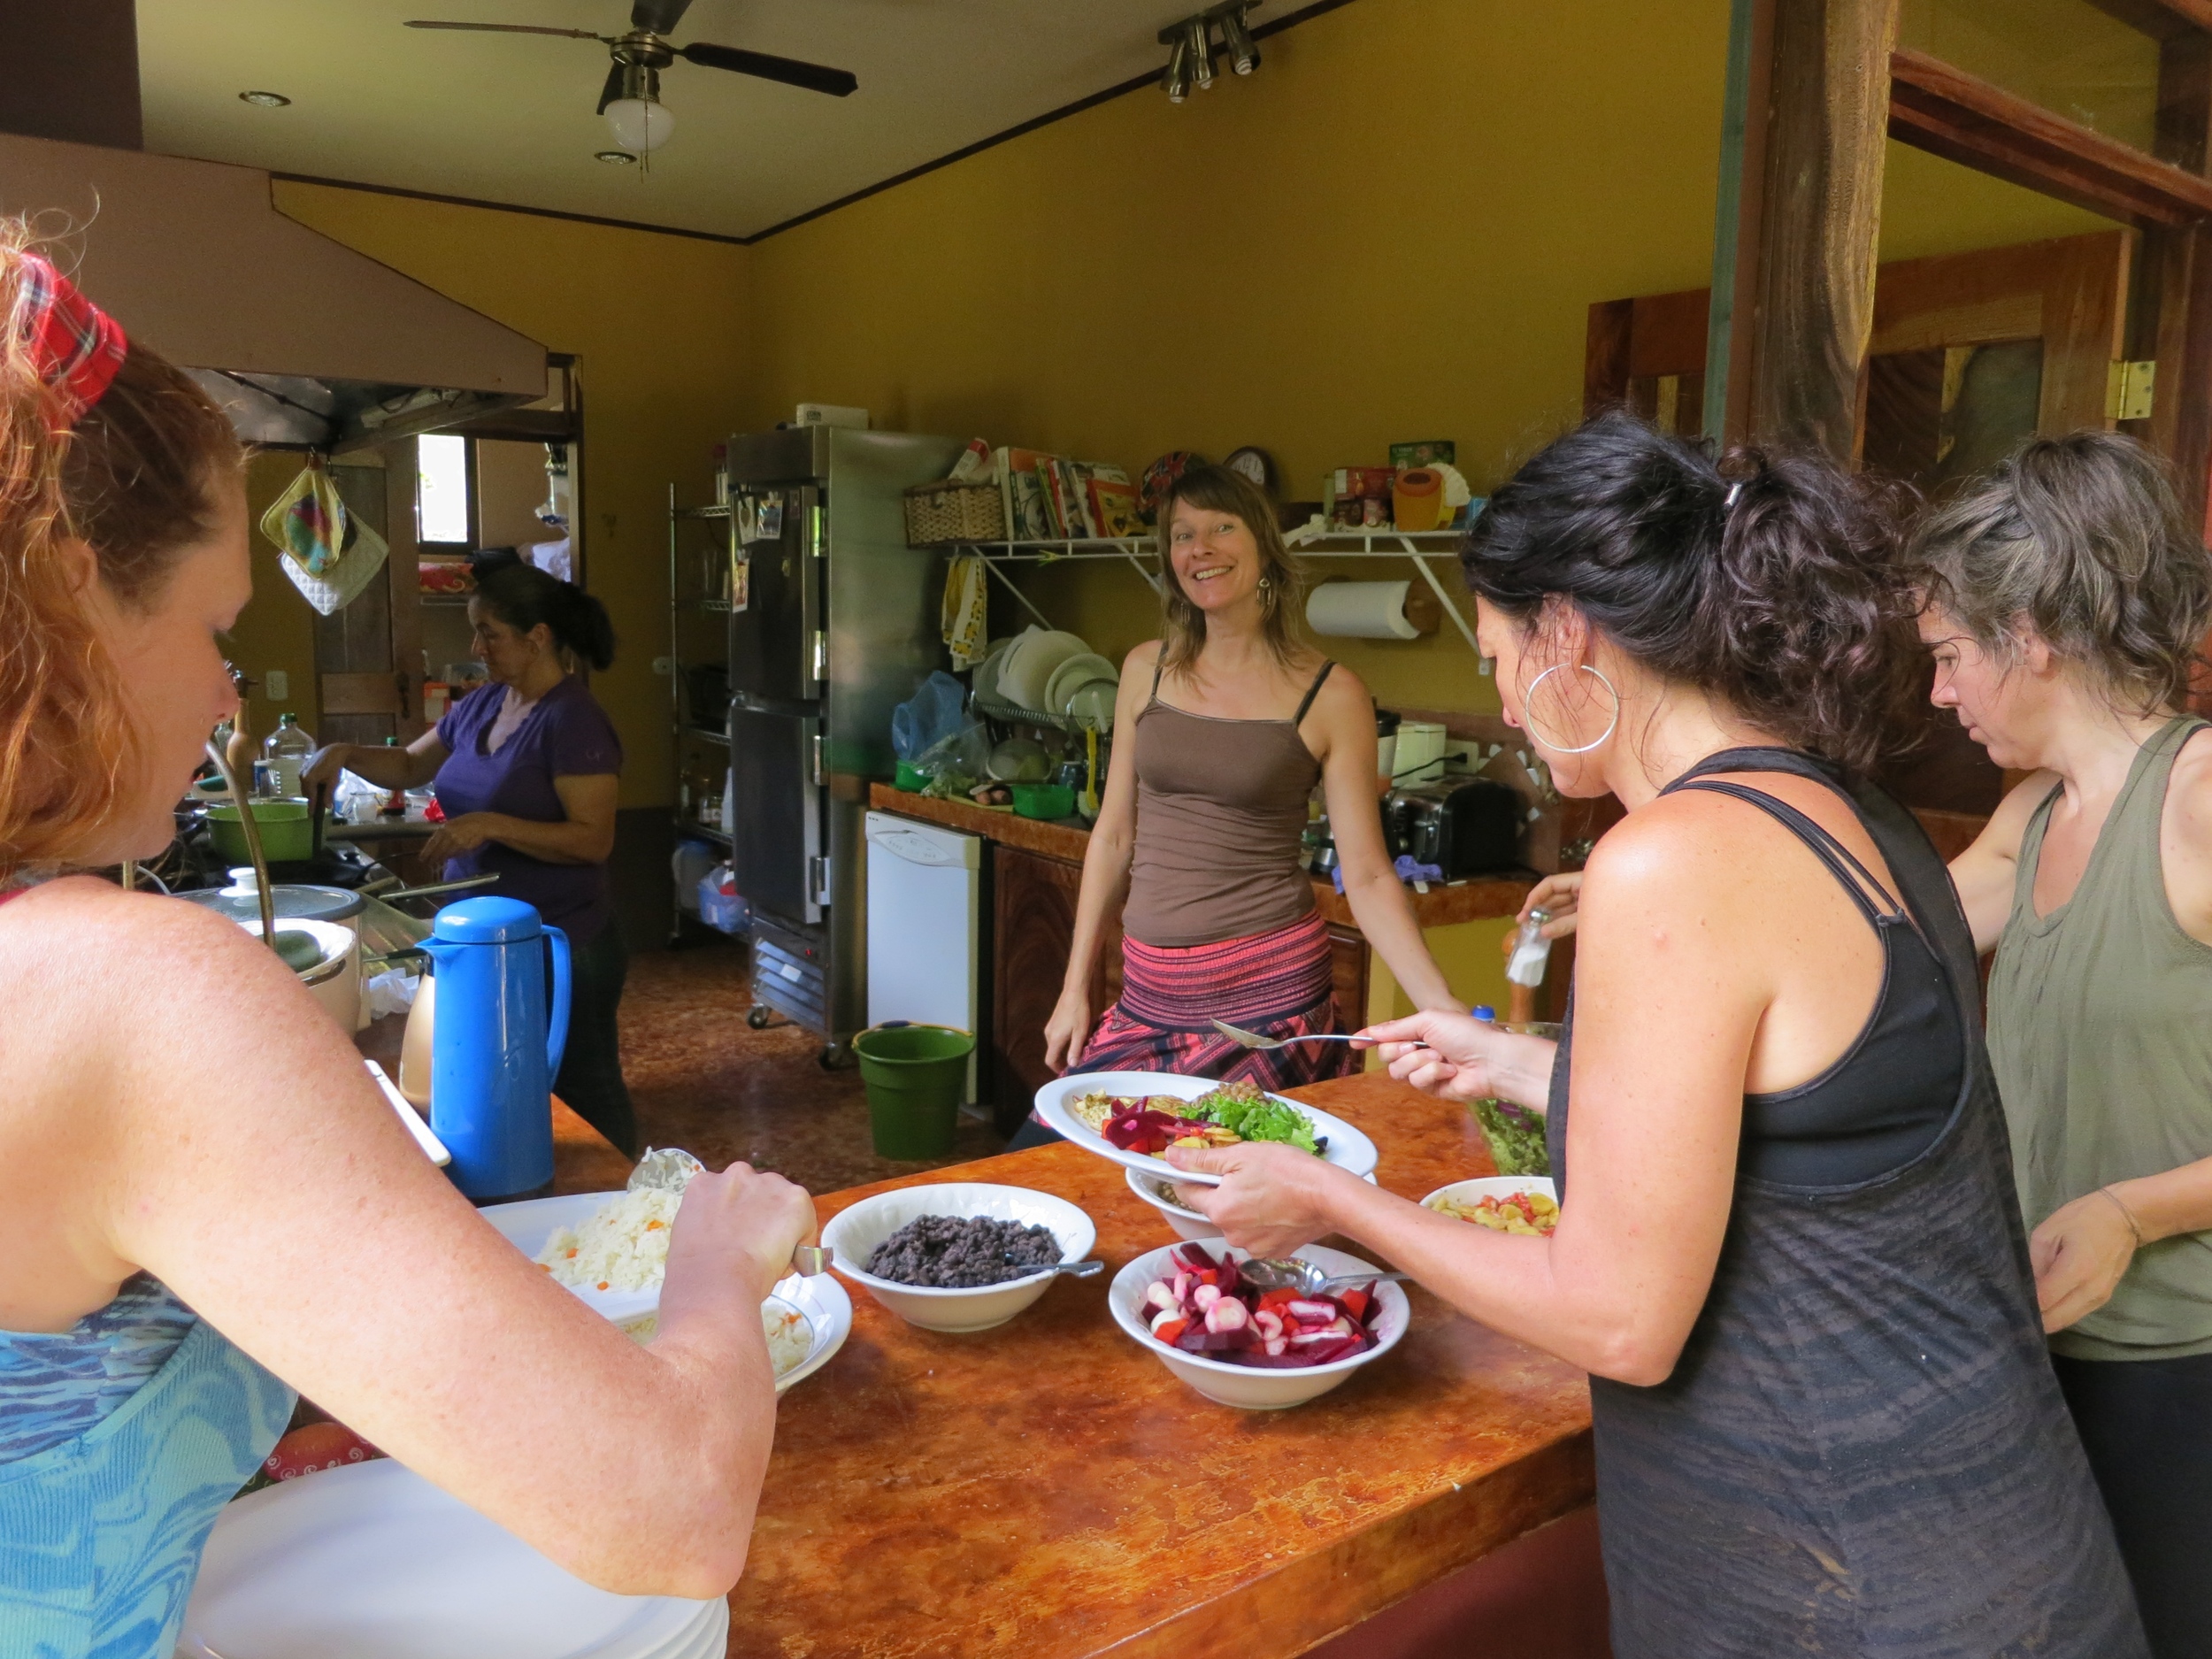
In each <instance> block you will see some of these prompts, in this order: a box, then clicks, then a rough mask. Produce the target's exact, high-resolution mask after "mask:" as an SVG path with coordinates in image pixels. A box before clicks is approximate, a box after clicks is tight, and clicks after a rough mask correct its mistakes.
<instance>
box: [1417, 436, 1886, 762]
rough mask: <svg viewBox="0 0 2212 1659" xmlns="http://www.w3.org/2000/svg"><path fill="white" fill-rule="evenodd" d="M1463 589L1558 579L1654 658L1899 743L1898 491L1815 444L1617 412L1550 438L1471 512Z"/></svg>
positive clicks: (1743, 697)
mask: <svg viewBox="0 0 2212 1659" xmlns="http://www.w3.org/2000/svg"><path fill="white" fill-rule="evenodd" d="M1461 557H1462V560H1463V564H1464V565H1465V567H1466V572H1467V585H1468V587H1469V588H1471V589H1472V590H1473V591H1474V592H1476V593H1478V594H1479V595H1481V596H1482V597H1483V598H1485V599H1486V600H1488V601H1489V602H1490V603H1492V604H1494V605H1495V606H1497V607H1498V608H1499V609H1500V610H1501V611H1504V612H1505V613H1506V614H1507V615H1508V616H1509V617H1511V618H1514V620H1515V621H1517V622H1519V623H1522V624H1529V623H1532V622H1534V621H1535V620H1537V618H1538V617H1539V614H1540V611H1542V609H1543V605H1544V602H1545V600H1546V599H1547V598H1548V597H1550V596H1551V595H1558V596H1559V597H1561V598H1563V599H1564V600H1566V601H1567V602H1569V603H1571V604H1573V605H1574V606H1575V608H1576V609H1577V610H1578V611H1581V612H1582V614H1583V615H1584V616H1586V618H1589V621H1590V624H1591V626H1593V627H1594V628H1596V629H1597V630H1598V631H1599V632H1601V633H1602V634H1605V636H1606V637H1607V638H1608V639H1609V640H1611V641H1613V643H1614V644H1615V645H1616V646H1617V647H1618V648H1619V649H1622V650H1623V651H1625V652H1626V653H1627V654H1628V655H1629V656H1630V657H1633V658H1634V659H1635V660H1636V661H1638V662H1639V663H1641V664H1643V665H1644V666H1645V667H1647V668H1648V669H1650V670H1651V671H1652V672H1654V673H1655V674H1659V675H1661V676H1663V677H1664V678H1666V679H1669V680H1682V681H1686V682H1687V683H1689V684H1692V685H1695V686H1697V687H1701V689H1703V690H1704V691H1706V692H1708V693H1709V694H1711V695H1715V696H1717V697H1720V698H1723V699H1724V700H1725V701H1726V702H1727V703H1729V704H1730V705H1731V706H1732V707H1733V708H1734V709H1735V710H1737V711H1738V712H1739V713H1740V714H1741V715H1742V716H1743V717H1744V718H1746V719H1747V720H1748V721H1750V722H1751V723H1752V724H1754V725H1755V726H1759V727H1761V728H1762V729H1763V730H1765V731H1768V732H1770V733H1773V734H1774V735H1775V736H1776V737H1778V738H1780V739H1781V740H1782V741H1785V742H1786V743H1789V744H1791V745H1793V747H1796V748H1800V749H1808V750H1809V751H1811V752H1812V753H1814V754H1816V755H1822V756H1825V757H1828V758H1830V759H1832V760H1835V761H1839V762H1841V763H1842V764H1845V765H1847V766H1848V767H1851V768H1853V769H1854V770H1856V771H1859V772H1870V771H1871V770H1873V768H1874V767H1875V765H1876V764H1877V763H1878V761H1879V760H1881V759H1882V758H1883V757H1885V756H1886V755H1888V754H1892V753H1894V752H1896V751H1898V750H1899V749H1902V748H1905V747H1908V746H1909V741H1910V739H1911V736H1912V734H1913V733H1914V731H1915V728H1916V725H1917V719H1918V714H1919V711H1920V709H1921V706H1922V705H1921V699H1920V696H1919V672H1920V669H1921V667H1922V664H1923V653H1922V652H1921V650H1920V648H1919V640H1918V635H1917V631H1916V626H1915V623H1914V616H1915V606H1914V601H1913V595H1912V593H1911V590H1910V588H1909V586H1908V584H1907V583H1906V581H1905V580H1904V579H1903V574H1902V572H1901V568H1900V564H1899V560H1898V558H1897V557H1896V517H1895V514H1894V512H1893V510H1892V505H1891V503H1890V500H1889V499H1888V498H1887V497H1886V495H1885V494H1884V493H1883V492H1882V491H1881V489H1880V488H1878V487H1877V486H1875V485H1874V484H1872V483H1871V482H1870V481H1868V480H1862V479H1859V478H1856V477H1854V476H1853V475H1852V474H1850V473H1847V472H1844V471H1842V470H1841V469H1840V468H1839V467H1838V466H1837V465H1835V464H1834V463H1833V462H1832V461H1830V460H1829V459H1827V458H1826V457H1822V456H1816V455H1798V454H1782V453H1770V452H1767V451H1763V450H1760V449H1751V448H1738V449H1731V450H1730V451H1729V452H1728V454H1727V455H1726V456H1724V457H1722V459H1721V460H1720V461H1719V462H1718V463H1717V464H1716V462H1715V461H1714V459H1713V457H1712V456H1711V455H1710V453H1709V451H1708V450H1707V449H1705V448H1704V447H1703V446H1702V445H1699V444H1693V443H1689V442H1684V441H1682V440H1680V439H1678V438H1671V437H1667V436H1665V435H1663V434H1661V433H1659V432H1656V431H1655V430H1654V429H1653V428H1652V427H1650V426H1647V425H1646V424H1645V423H1644V422H1642V421H1640V420H1638V419H1635V418H1633V417H1632V416H1629V415H1624V414H1617V413H1616V414H1606V415H1600V416H1598V417H1597V418H1596V419H1593V420H1591V421H1589V422H1587V423H1586V424H1585V425H1584V426H1580V427H1578V429H1576V430H1575V431H1573V432H1571V433H1569V434H1567V435H1566V436H1565V437H1563V438H1561V439H1559V440H1557V441H1556V442H1553V443H1551V444H1548V445H1547V446H1546V447H1545V448H1544V449H1542V450H1541V451H1540V452H1539V453H1538V454H1537V455H1536V456H1535V457H1533V458H1532V460H1530V461H1529V462H1528V464H1527V465H1525V466H1523V467H1522V468H1521V469H1520V471H1519V472H1516V473H1515V474H1514V475H1513V478H1512V480H1510V481H1509V482H1508V483H1507V484H1505V485H1504V486H1503V487H1502V488H1500V489H1499V490H1498V492H1497V493H1496V494H1495V495H1493V496H1491V498H1490V500H1489V503H1488V504H1487V505H1486V507H1485V508H1484V510H1483V511H1482V513H1481V515H1480V516H1479V518H1476V520H1475V521H1474V523H1473V524H1471V526H1468V530H1467V537H1466V542H1465V545H1464V548H1463V551H1462V556H1461Z"/></svg>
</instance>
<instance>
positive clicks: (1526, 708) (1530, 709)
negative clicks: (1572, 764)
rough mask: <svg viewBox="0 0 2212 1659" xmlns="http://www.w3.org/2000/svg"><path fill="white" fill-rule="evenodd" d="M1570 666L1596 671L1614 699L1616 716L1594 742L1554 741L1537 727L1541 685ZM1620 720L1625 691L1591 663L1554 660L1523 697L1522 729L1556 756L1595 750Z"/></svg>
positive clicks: (1533, 681)
mask: <svg viewBox="0 0 2212 1659" xmlns="http://www.w3.org/2000/svg"><path fill="white" fill-rule="evenodd" d="M1569 667H1574V668H1578V669H1580V670H1581V671H1582V672H1584V673H1586V674H1595V675H1596V676H1597V682H1598V684H1600V685H1601V686H1603V687H1605V691H1606V695H1608V696H1609V697H1611V698H1612V699H1613V714H1612V718H1610V719H1609V720H1607V721H1606V723H1605V730H1603V731H1602V732H1600V733H1598V734H1597V736H1595V737H1594V738H1593V739H1591V740H1590V741H1588V742H1586V743H1577V744H1568V743H1554V742H1552V741H1549V740H1548V739H1546V738H1545V737H1543V736H1542V735H1541V734H1540V733H1538V731H1537V729H1536V688H1537V687H1539V686H1540V685H1542V684H1543V683H1544V682H1545V681H1546V680H1549V679H1550V678H1551V677H1552V676H1553V675H1554V674H1556V673H1559V672H1562V671H1563V670H1564V669H1566V668H1569ZM1620 723H1621V694H1620V693H1619V692H1617V691H1616V690H1614V689H1613V682H1612V681H1611V680H1608V679H1607V678H1606V677H1605V675H1604V674H1603V673H1602V672H1601V671H1600V670H1598V669H1596V668H1594V667H1592V666H1591V665H1590V664H1588V663H1574V664H1567V663H1554V664H1552V665H1551V666H1550V667H1549V668H1547V669H1546V670H1545V671H1544V672H1542V673H1540V674H1539V675H1537V676H1536V678H1535V680H1532V682H1531V683H1530V685H1529V688H1528V695H1527V696H1526V697H1525V698H1523V699H1522V706H1521V729H1522V730H1523V731H1525V732H1526V733H1528V734H1529V739H1530V741H1532V742H1533V743H1534V744H1535V745H1536V746H1537V747H1538V748H1539V749H1549V750H1551V752H1552V753H1553V754H1555V755H1586V754H1588V753H1589V752H1590V751H1591V750H1592V749H1595V748H1597V747H1598V746H1599V745H1600V744H1601V743H1603V742H1604V741H1606V739H1608V738H1609V737H1611V736H1612V735H1613V729H1614V727H1616V726H1618V725H1620Z"/></svg>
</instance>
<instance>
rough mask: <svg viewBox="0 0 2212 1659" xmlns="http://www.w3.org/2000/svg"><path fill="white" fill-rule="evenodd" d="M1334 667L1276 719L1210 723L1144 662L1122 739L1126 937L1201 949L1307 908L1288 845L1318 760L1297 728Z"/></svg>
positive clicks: (1284, 922) (1291, 918)
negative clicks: (1172, 695) (1133, 809)
mask: <svg viewBox="0 0 2212 1659" xmlns="http://www.w3.org/2000/svg"><path fill="white" fill-rule="evenodd" d="M1162 655H1163V656H1164V655H1165V652H1164V650H1163V652H1162ZM1335 666H1336V664H1334V663H1324V664H1322V665H1321V672H1319V673H1318V674H1316V675H1315V676H1314V680H1313V684H1312V685H1311V686H1310V687H1307V689H1306V695H1305V700H1304V701H1303V702H1302V703H1299V705H1298V712H1297V713H1296V714H1294V715H1293V716H1291V718H1289V719H1287V720H1225V719H1217V718H1214V717H1212V716H1210V715H1204V714H1190V713H1187V712H1186V711H1185V710H1181V709H1177V708H1173V707H1171V706H1170V705H1169V704H1167V703H1162V702H1161V701H1160V671H1159V668H1158V667H1157V666H1156V667H1155V668H1154V670H1153V675H1152V697H1151V700H1150V701H1149V702H1148V703H1146V704H1145V705H1144V708H1143V710H1142V711H1141V712H1140V713H1139V714H1138V716H1137V719H1136V733H1135V737H1134V741H1133V744H1132V748H1133V749H1134V751H1135V752H1134V755H1133V759H1134V761H1135V764H1136V768H1137V834H1136V841H1135V845H1134V847H1133V849H1132V851H1131V854H1130V860H1129V898H1128V902H1126V903H1125V905H1124V906H1123V909H1122V914H1121V926H1122V931H1123V932H1124V933H1127V934H1128V935H1129V937H1130V938H1132V939H1133V940H1135V941H1138V942H1139V943H1140V944H1146V945H1156V946H1160V947H1163V948H1182V947H1187V946H1191V945H1210V944H1215V943H1217V942H1219V941H1222V940H1225V939H1244V938H1248V937H1249V936H1251V935H1252V934H1254V933H1273V932H1274V931H1275V930H1276V929H1277V928H1279V927H1287V926H1290V925H1291V924H1292V923H1293V922H1296V921H1301V920H1302V919H1304V918H1305V917H1306V915H1307V913H1308V912H1310V910H1312V909H1313V882H1312V880H1311V879H1310V878H1309V877H1308V875H1307V874H1306V872H1305V869H1304V867H1303V866H1302V864H1300V863H1299V862H1298V843H1299V839H1300V837H1301V836H1302V835H1303V834H1304V833H1305V828H1306V802H1307V799H1308V798H1309V797H1310V795H1312V794H1313V787H1314V785H1316V784H1317V783H1319V782H1320V781H1321V763H1320V762H1319V761H1317V760H1316V759H1315V758H1314V757H1313V751H1312V750H1311V749H1308V748H1307V747H1306V740H1305V739H1304V738H1302V737H1301V736H1299V735H1298V726H1299V723H1300V722H1301V721H1302V720H1303V719H1304V718H1306V710H1309V709H1310V708H1311V707H1312V706H1313V700H1314V697H1315V695H1316V694H1317V693H1318V692H1319V691H1320V689H1321V686H1322V682H1323V681H1324V680H1327V679H1328V677H1329V671H1330V670H1331V669H1333V668H1334V667H1335Z"/></svg>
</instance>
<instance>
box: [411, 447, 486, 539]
mask: <svg viewBox="0 0 2212 1659" xmlns="http://www.w3.org/2000/svg"><path fill="white" fill-rule="evenodd" d="M469 472H470V467H469V441H468V440H467V439H466V438H464V437H460V436H458V435H457V434H452V433H435V432H434V433H429V434H425V435H424V436H422V437H419V438H418V439H416V440H415V539H416V540H417V541H422V542H428V543H440V542H442V543H445V544H447V545H449V546H456V547H472V546H474V545H475V540H476V539H475V537H474V535H473V534H472V533H471V530H470V519H471V518H472V516H473V514H472V511H471V508H472V503H471V502H470V500H469V495H470V490H469V485H470V478H469Z"/></svg>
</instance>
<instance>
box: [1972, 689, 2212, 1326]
mask: <svg viewBox="0 0 2212 1659" xmlns="http://www.w3.org/2000/svg"><path fill="white" fill-rule="evenodd" d="M2205 724H2206V722H2204V721H2203V720H2200V719H2198V718H2195V717H2194V716H2193V715H2182V716H2179V717H2177V718H2175V719H2174V720H2172V721H2170V722H2169V723H2168V724H2167V725H2166V726H2163V727H2162V728H2161V729H2160V730H2159V732H2158V733H2156V734H2155V735H2154V736H2153V737H2152V738H2151V739H2150V741H2147V742H2146V743H2145V744H2144V745H2143V747H2142V749H2140V750H2139V752H2138V753H2137V755H2136V757H2135V764H2134V765H2133V766H2132V767H2131V768H2130V770H2129V772H2128V779H2127V782H2126V783H2125V785H2124V786H2123V787H2122V788H2121V790H2120V795H2119V798H2118V799H2117V800H2116V801H2115V802H2114V803H2112V813H2111V816H2110V817H2109V818H2107V819H2106V820H2105V824H2104V827H2103V828H2102V829H2101V830H2100V831H2099V832H2098V834H2097V843H2096V846H2095V847H2094V848H2093V849H2092V850H2091V852H2090V855H2089V863H2088V865H2087V867H2086V868H2085V869H2084V870H2083V872H2082V877H2081V885H2080V886H2079V887H2076V888H2075V889H2074V895H2073V897H2071V898H2070V899H2069V900H2067V901H2066V902H2065V903H2063V904H2062V905H2060V906H2059V907H2058V908H2057V909H2055V910H2053V911H2052V912H2051V913H2050V914H2049V915H2048V916H2044V917H2038V916H2037V915H2036V913H2035V872H2036V865H2037V863H2038V862H2039V859H2040V857H2041V856H2042V852H2043V832H2044V830H2045V828H2046V826H2048V824H2049V823H2050V819H2051V807H2052V803H2054V802H2055V801H2056V800H2057V799H2058V795H2059V789H2060V788H2062V787H2064V786H2060V787H2059V788H2054V789H2053V790H2052V791H2051V793H2050V795H2048V796H2047V797H2046V798H2045V799H2044V801H2043V803H2042V804H2041V805H2040V806H2039V807H2037V808H2036V810H2035V816H2034V817H2032V818H2030V819H2029V820H2028V827H2027V833H2025V834H2024V835H2023V836H2022V837H2021V839H2020V867H2019V874H2018V876H2017V878H2016V881H2015V885H2014V887H2013V895H2012V914H2011V915H2010V916H2009V917H2008V918H2007V919H2006V922H2005V932H2004V937H2003V938H2002V939H2001V940H2000V941H1998V944H1997V961H1996V964H1995V965H1994V967H1993V969H1992V971H1991V973H1990V976H1989V1057H1990V1061H1991V1063H1992V1064H1993V1066H1994V1068H1995V1070H1996V1073H1997V1087H1998V1088H1999V1090H2000V1092H2001V1094H2002V1095H2003V1097H2004V1107H2005V1120H2006V1122H2007V1124H2008V1125H2009V1126H2010V1128H2011V1132H2012V1158H2013V1173H2014V1177H2015V1179H2016V1181H2017V1182H2018V1185H2019V1189H2020V1208H2021V1210H2022V1212H2023V1213H2024V1216H2025V1217H2026V1220H2027V1224H2028V1225H2029V1227H2030V1228H2033V1227H2035V1226H2037V1225H2040V1224H2041V1223H2042V1221H2043V1220H2044V1219H2045V1218H2046V1217H2048V1216H2049V1215H2050V1214H2051V1212H2052V1211H2053V1210H2057V1209H2058V1208H2059V1207H2060V1206H2061V1205H2062V1204H2065V1203H2068V1202H2071V1201H2072V1200H2074V1199H2076V1198H2078V1197H2080V1196H2081V1195H2082V1194H2085V1193H2090V1192H2093V1191H2095V1190H2096V1189H2097V1188H2098V1187H2104V1186H2108V1185H2109V1184H2110V1183H2112V1182H2114V1181H2124V1180H2131V1179H2135V1178H2136V1177H2139V1176H2144V1175H2156V1174H2159V1173H2161V1172H2162V1171H2166V1170H2170V1169H2173V1168H2175V1167H2177V1165H2180V1164H2189V1163H2193V1162H2194V1161H2195V1160H2196V1159H2199V1158H2203V1157H2212V945H2206V944H2202V943H2200V941H2197V940H2194V939H2192V938H2191V937H2190V936H2189V935H2188V934H2187V933H2184V932H2182V930H2181V925H2180V923H2178V922H2177V921H2176V920H2175V919H2174V913H2173V910H2172V908H2171V907H2170V905H2169V904H2168V903H2167V902H2166V878H2165V871H2164V866H2163V864H2162V861H2161V859H2160V856H2159V819H2160V818H2161V816H2162V812H2163V810H2164V808H2165V804H2166V780H2167V779H2168V777H2169V776H2170V774H2171V773H2172V772H2173V766H2174V757H2175V756H2177V755H2178V754H2179V753H2180V752H2181V747H2182V745H2183V744H2184V743H2185V742H2187V741H2189V737H2190V734H2191V733H2193V732H2195V731H2196V730H2198V729H2199V728H2200V727H2201V726H2204V725H2205ZM2051 1347H2052V1348H2053V1349H2054V1350H2055V1352H2057V1353H2060V1354H2063V1355H2066V1356H2070V1357H2071V1358H2075V1359H2103V1360H2115V1359H2120V1360H2124V1359H2173V1358H2179V1357H2181V1356H2185V1355H2191V1354H2203V1353H2212V1234H2208V1233H2182V1234H2179V1235H2177V1236H2176V1237H2174V1238H2170V1239H2164V1240H2160V1241H2159V1242H2158V1243H2156V1244H2151V1245H2147V1246H2145V1247H2144V1248H2142V1249H2140V1250H2139V1251H2137V1252H2136V1256H2135V1260H2134V1262H2133V1263H2132V1264H2131V1266H2130V1267H2129V1268H2128V1271H2127V1274H2126V1276H2125V1277H2124V1278H2123V1279H2121V1281H2120V1286H2119V1288H2118V1289H2117V1290H2116V1292H2115V1293H2114V1294H2113V1297H2112V1300H2111V1301H2110V1302H2107V1303H2106V1304H2105V1305H2104V1306H2103V1307H2101V1308H2100V1309H2098V1310H2097V1311H2096V1312H2094V1313H2093V1314H2091V1315H2090V1316H2089V1317H2087V1318H2085V1319H2084V1320H2082V1321H2081V1322H2080V1323H2079V1324H2078V1325H2074V1326H2072V1327H2070V1329H2068V1330H2065V1331H2062V1332H2059V1333H2057V1334H2056V1335H2055V1336H2053V1337H2052V1339H2051Z"/></svg>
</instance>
